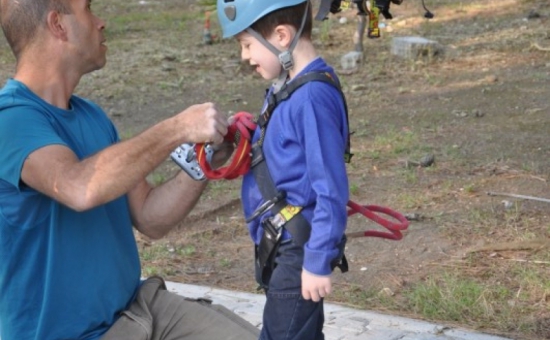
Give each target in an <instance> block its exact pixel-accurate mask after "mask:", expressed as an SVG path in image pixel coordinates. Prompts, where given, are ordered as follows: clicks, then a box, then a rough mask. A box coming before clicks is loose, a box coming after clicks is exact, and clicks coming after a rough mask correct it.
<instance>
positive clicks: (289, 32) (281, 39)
mask: <svg viewBox="0 0 550 340" xmlns="http://www.w3.org/2000/svg"><path fill="white" fill-rule="evenodd" d="M274 34H275V36H276V38H277V42H278V43H279V44H280V45H281V47H284V48H288V47H290V43H291V42H292V38H293V37H294V35H295V34H296V30H295V29H294V28H293V27H292V26H290V25H279V26H277V27H275V31H274Z"/></svg>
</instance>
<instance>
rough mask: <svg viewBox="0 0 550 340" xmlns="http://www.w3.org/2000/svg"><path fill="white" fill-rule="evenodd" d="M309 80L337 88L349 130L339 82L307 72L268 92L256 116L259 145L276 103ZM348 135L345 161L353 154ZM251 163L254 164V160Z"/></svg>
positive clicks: (327, 75) (285, 98)
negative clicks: (264, 103)
mask: <svg viewBox="0 0 550 340" xmlns="http://www.w3.org/2000/svg"><path fill="white" fill-rule="evenodd" d="M310 81H320V82H324V83H327V84H330V85H332V86H334V87H335V88H336V89H337V90H338V92H339V93H340V96H341V97H342V100H343V101H344V110H345V111H346V124H347V126H348V130H349V117H348V104H347V101H346V96H345V95H344V92H342V88H341V87H340V84H339V83H338V82H337V81H336V80H334V78H332V77H331V76H330V74H329V73H327V72H309V73H306V74H304V75H302V76H300V77H298V78H295V79H293V80H292V81H291V82H288V83H286V84H285V85H283V87H281V89H280V90H279V92H277V93H275V94H273V93H268V95H267V98H266V99H267V106H266V108H265V110H264V112H262V114H261V115H260V117H258V125H259V126H260V140H259V141H258V142H257V143H259V144H260V146H261V145H263V142H264V138H265V130H266V129H267V124H268V123H269V119H270V118H271V115H272V114H273V111H274V110H275V108H276V107H277V105H279V103H281V102H283V101H285V100H287V99H288V98H290V96H291V95H292V93H293V92H294V91H296V90H297V89H298V88H300V87H301V86H302V85H304V84H306V83H309V82H310ZM350 135H351V133H349V132H348V140H347V145H346V151H345V155H344V159H345V161H346V163H349V162H350V161H351V157H352V156H353V154H352V153H351V139H350ZM252 164H254V162H253V163H252ZM271 197H273V196H271Z"/></svg>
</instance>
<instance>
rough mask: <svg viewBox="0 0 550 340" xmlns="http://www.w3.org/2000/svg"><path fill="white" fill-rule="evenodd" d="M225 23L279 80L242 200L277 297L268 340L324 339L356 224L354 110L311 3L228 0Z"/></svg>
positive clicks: (221, 9) (270, 301)
mask: <svg viewBox="0 0 550 340" xmlns="http://www.w3.org/2000/svg"><path fill="white" fill-rule="evenodd" d="M218 16H219V22H220V25H221V26H222V30H223V37H224V38H227V37H231V36H236V38H237V40H238V41H239V43H240V46H241V53H242V55H241V56H242V59H244V60H248V61H249V63H250V64H251V65H253V66H255V67H256V71H257V72H258V73H259V74H260V75H261V76H262V77H263V78H264V79H266V80H275V83H274V85H273V86H272V87H271V88H270V89H269V90H268V93H267V97H266V101H265V103H264V109H263V112H262V115H261V116H260V118H259V120H258V128H257V129H256V131H255V133H254V137H253V143H254V147H253V152H252V165H251V171H249V172H248V173H247V174H246V175H245V176H244V178H243V184H242V193H241V194H242V202H243V209H244V214H245V217H246V218H247V222H248V228H249V231H250V235H251V238H252V240H253V241H254V243H255V245H256V280H257V281H258V283H259V284H260V287H262V288H263V289H264V290H265V292H266V295H267V301H266V305H265V309H264V315H263V329H262V333H261V335H260V339H276V340H279V339H324V335H323V332H322V329H323V322H324V316H323V298H324V297H326V296H327V295H328V294H330V293H331V289H332V287H331V277H330V275H331V272H332V269H333V268H334V266H335V265H336V264H337V263H338V262H339V261H340V260H341V259H342V251H341V249H343V244H344V242H345V238H344V231H345V226H346V222H347V215H346V203H347V201H348V195H349V194H348V179H347V175H346V167H345V161H344V155H345V154H348V155H349V138H348V136H349V134H348V123H347V112H346V105H345V101H344V98H343V95H342V93H341V91H340V89H339V85H338V83H337V80H336V79H337V78H336V75H335V73H334V70H333V69H332V68H331V67H330V66H329V65H327V64H326V63H325V61H324V60H323V59H322V58H321V57H319V56H318V54H317V53H316V51H315V48H314V46H313V43H312V41H311V28H312V19H311V4H310V3H309V1H307V0H270V1H266V0H218ZM305 75H307V76H305ZM309 77H312V78H314V79H313V80H312V79H310V78H309ZM308 80H309V81H308ZM296 84H299V86H296ZM267 123H269V125H268V124H267ZM268 126H269V128H267V127H268ZM287 221H288V222H287Z"/></svg>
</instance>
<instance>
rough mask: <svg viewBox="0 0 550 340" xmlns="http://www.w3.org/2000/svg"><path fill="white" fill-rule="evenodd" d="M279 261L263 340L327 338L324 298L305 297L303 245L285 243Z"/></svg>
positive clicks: (267, 294) (265, 317)
mask: <svg viewBox="0 0 550 340" xmlns="http://www.w3.org/2000/svg"><path fill="white" fill-rule="evenodd" d="M275 262H276V263H277V266H276V267H275V270H274V271H273V274H272V276H271V280H270V282H269V288H268V289H267V290H266V297H267V300H266V304H265V307H264V315H263V328H262V331H261V334H260V340H324V339H325V336H324V335H323V323H324V313H323V300H321V301H320V302H313V301H312V300H304V298H303V297H302V264H303V262H304V250H303V247H301V246H297V245H294V244H292V243H287V244H283V245H281V246H280V248H279V252H278V254H277V258H276V260H275ZM258 269H259V268H258V267H256V277H258V274H259V270H258Z"/></svg>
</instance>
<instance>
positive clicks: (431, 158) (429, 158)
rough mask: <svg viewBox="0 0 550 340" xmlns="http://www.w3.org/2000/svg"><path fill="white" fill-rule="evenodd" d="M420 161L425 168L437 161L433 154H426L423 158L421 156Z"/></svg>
mask: <svg viewBox="0 0 550 340" xmlns="http://www.w3.org/2000/svg"><path fill="white" fill-rule="evenodd" d="M419 163H420V166H421V167H423V168H427V167H430V166H432V165H433V164H434V163H435V156H434V155H433V154H427V155H424V156H423V157H422V158H420V162H419Z"/></svg>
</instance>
